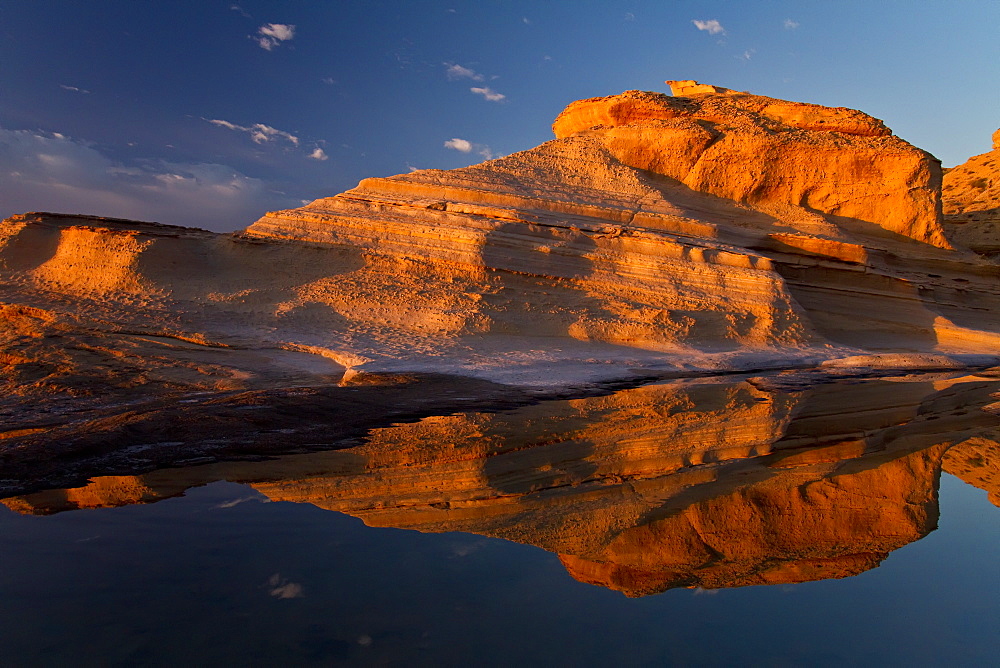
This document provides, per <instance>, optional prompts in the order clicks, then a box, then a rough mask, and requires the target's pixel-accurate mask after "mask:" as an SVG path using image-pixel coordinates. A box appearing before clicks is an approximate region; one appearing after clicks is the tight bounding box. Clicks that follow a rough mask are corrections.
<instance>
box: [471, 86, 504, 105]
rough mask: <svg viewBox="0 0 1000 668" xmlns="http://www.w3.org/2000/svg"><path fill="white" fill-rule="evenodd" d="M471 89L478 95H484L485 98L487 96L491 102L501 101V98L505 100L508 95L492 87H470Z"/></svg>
mask: <svg viewBox="0 0 1000 668" xmlns="http://www.w3.org/2000/svg"><path fill="white" fill-rule="evenodd" d="M469 90H471V91H472V92H473V93H475V94H476V95H482V96H483V97H484V98H486V99H487V100H489V101H490V102H499V101H501V100H503V99H504V98H506V97H507V96H506V95H503V94H502V93H498V92H496V91H495V90H493V89H492V88H470V89H469Z"/></svg>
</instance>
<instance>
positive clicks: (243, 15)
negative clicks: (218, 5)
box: [229, 4, 253, 19]
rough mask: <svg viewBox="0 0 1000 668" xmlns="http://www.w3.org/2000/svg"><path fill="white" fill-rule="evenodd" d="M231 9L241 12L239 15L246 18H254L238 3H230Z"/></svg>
mask: <svg viewBox="0 0 1000 668" xmlns="http://www.w3.org/2000/svg"><path fill="white" fill-rule="evenodd" d="M229 9H231V10H233V11H234V12H239V15H240V16H242V17H243V18H245V19H252V18H253V17H252V16H250V15H249V14H247V13H246V10H244V9H243V8H242V7H240V6H239V5H236V4H233V5H229Z"/></svg>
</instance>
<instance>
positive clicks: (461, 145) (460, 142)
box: [444, 137, 495, 160]
mask: <svg viewBox="0 0 1000 668" xmlns="http://www.w3.org/2000/svg"><path fill="white" fill-rule="evenodd" d="M444 147H445V148H450V149H452V150H453V151H458V152H460V153H473V152H475V153H477V154H478V155H481V156H483V157H484V158H486V159H487V160H492V159H493V158H494V157H495V156H494V155H493V151H492V150H491V149H490V147H489V146H486V145H485V144H473V143H472V142H471V141H469V140H468V139H459V138H458V137H452V138H451V139H449V140H447V141H446V142H445V143H444Z"/></svg>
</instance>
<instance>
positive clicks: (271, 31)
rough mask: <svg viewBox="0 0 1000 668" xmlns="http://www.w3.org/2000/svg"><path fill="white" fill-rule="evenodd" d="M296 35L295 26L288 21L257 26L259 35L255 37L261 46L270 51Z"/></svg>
mask: <svg viewBox="0 0 1000 668" xmlns="http://www.w3.org/2000/svg"><path fill="white" fill-rule="evenodd" d="M294 37H295V26H294V25H290V24H287V23H265V24H264V25H262V26H261V27H259V28H257V37H254V40H256V42H257V44H259V45H260V48H262V49H266V50H268V51H270V50H271V49H273V48H274V47H276V46H279V45H280V44H281V43H282V42H287V41H288V40H290V39H292V38H294Z"/></svg>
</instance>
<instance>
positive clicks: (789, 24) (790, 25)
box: [783, 19, 799, 30]
mask: <svg viewBox="0 0 1000 668" xmlns="http://www.w3.org/2000/svg"><path fill="white" fill-rule="evenodd" d="M783 25H784V26H785V30H795V29H796V28H798V27H799V22H798V21H793V20H792V19H785V23H784V24H783Z"/></svg>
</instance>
